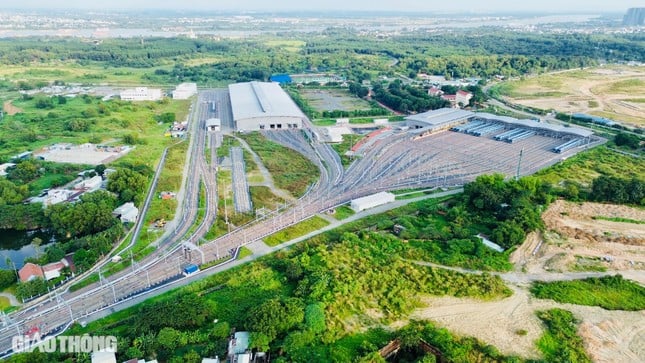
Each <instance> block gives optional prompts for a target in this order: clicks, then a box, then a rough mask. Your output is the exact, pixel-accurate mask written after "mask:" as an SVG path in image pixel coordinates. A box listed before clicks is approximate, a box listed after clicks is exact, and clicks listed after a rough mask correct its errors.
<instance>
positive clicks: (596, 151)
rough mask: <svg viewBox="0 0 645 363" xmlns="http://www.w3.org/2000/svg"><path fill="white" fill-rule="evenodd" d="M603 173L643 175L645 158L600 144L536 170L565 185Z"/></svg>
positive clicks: (546, 178)
mask: <svg viewBox="0 0 645 363" xmlns="http://www.w3.org/2000/svg"><path fill="white" fill-rule="evenodd" d="M600 175H608V176H620V177H621V178H634V177H642V176H643V175H645V159H642V158H634V157H630V156H626V155H623V154H619V153H617V152H615V151H611V150H609V149H608V148H606V147H604V146H599V147H596V148H593V149H591V150H589V151H585V152H582V153H579V154H577V155H576V156H573V157H571V158H569V159H567V160H565V161H562V162H560V163H558V164H556V165H554V166H552V167H550V168H548V169H545V170H542V171H539V172H538V173H537V174H536V176H538V177H539V178H540V179H542V180H544V181H545V182H548V183H550V184H552V185H562V184H563V183H564V182H567V181H568V182H573V183H577V184H580V185H582V186H589V185H590V184H591V181H592V180H593V179H595V178H597V177H598V176H600Z"/></svg>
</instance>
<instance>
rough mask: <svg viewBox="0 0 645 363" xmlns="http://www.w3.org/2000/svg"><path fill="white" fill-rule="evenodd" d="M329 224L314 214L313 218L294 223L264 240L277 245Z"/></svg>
mask: <svg viewBox="0 0 645 363" xmlns="http://www.w3.org/2000/svg"><path fill="white" fill-rule="evenodd" d="M327 225H329V222H327V221H326V220H324V219H322V218H320V217H318V216H314V217H313V218H309V219H307V220H304V221H302V222H300V223H297V224H294V225H293V226H291V227H289V228H285V229H283V230H281V231H279V232H276V233H274V234H272V235H270V236H268V237H265V238H264V239H263V240H264V243H266V244H267V245H269V246H277V245H279V244H280V243H283V242H286V241H290V240H292V239H294V238H298V237H302V236H304V235H306V234H307V233H310V232H313V231H315V230H318V229H321V228H323V227H325V226H327Z"/></svg>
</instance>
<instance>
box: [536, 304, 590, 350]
mask: <svg viewBox="0 0 645 363" xmlns="http://www.w3.org/2000/svg"><path fill="white" fill-rule="evenodd" d="M537 316H538V318H540V320H542V322H543V323H544V325H545V326H546V331H545V332H544V334H543V335H542V337H540V339H539V340H538V341H537V346H538V349H539V350H540V351H541V352H542V354H543V355H544V360H545V361H546V362H572V363H573V362H576V363H591V359H589V356H588V355H587V353H586V352H585V349H584V343H583V341H582V338H580V336H578V335H577V330H578V328H577V325H578V323H579V321H577V320H576V319H575V318H574V316H573V314H571V312H570V311H567V310H562V309H551V310H547V311H539V312H537ZM563 359H564V360H563Z"/></svg>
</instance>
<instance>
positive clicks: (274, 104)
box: [228, 82, 306, 131]
mask: <svg viewBox="0 0 645 363" xmlns="http://www.w3.org/2000/svg"><path fill="white" fill-rule="evenodd" d="M228 90H229V93H230V95H231V108H232V110H233V120H234V121H235V128H236V130H238V131H254V130H278V129H299V128H301V127H302V122H303V120H304V119H305V117H306V116H305V115H304V113H302V111H301V110H300V109H299V108H298V106H297V105H296V103H295V102H294V101H293V100H292V99H291V97H289V95H288V94H287V93H286V92H285V91H284V90H283V89H282V88H280V85H279V84H278V83H273V82H246V83H235V84H231V85H229V86H228Z"/></svg>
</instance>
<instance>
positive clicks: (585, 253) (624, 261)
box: [511, 200, 645, 283]
mask: <svg viewBox="0 0 645 363" xmlns="http://www.w3.org/2000/svg"><path fill="white" fill-rule="evenodd" d="M594 217H611V218H625V219H629V220H633V221H645V210H642V209H637V208H631V207H626V206H618V205H611V204H600V203H582V204H577V203H571V202H566V201H563V200H558V201H556V202H554V203H553V204H551V206H550V207H549V209H547V211H546V212H545V213H544V214H543V215H542V219H543V220H544V223H545V225H546V228H547V231H548V232H547V233H546V234H545V235H542V234H538V233H532V234H530V235H529V236H528V238H527V240H526V242H525V243H524V244H523V245H522V246H521V247H520V248H518V249H517V250H516V251H515V252H514V253H513V254H512V255H511V262H513V263H515V264H516V266H517V268H518V269H523V270H524V271H527V272H531V273H539V272H543V271H554V272H557V271H581V270H596V271H597V270H610V271H620V272H621V273H622V274H623V275H625V276H626V277H629V278H633V279H635V280H638V281H640V282H641V283H645V224H636V223H625V222H613V221H606V220H600V219H594ZM538 247H539V248H538Z"/></svg>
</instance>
